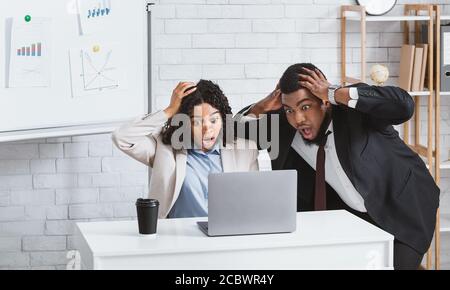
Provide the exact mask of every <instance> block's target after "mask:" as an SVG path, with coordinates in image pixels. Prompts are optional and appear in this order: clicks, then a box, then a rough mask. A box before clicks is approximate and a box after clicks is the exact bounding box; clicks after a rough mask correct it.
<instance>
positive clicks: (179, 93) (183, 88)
mask: <svg viewBox="0 0 450 290" xmlns="http://www.w3.org/2000/svg"><path fill="white" fill-rule="evenodd" d="M196 90H197V87H196V86H195V84H194V83H192V82H180V83H179V84H178V85H177V87H176V88H175V89H174V90H173V92H172V97H171V99H170V105H169V106H168V107H167V108H166V109H165V110H164V112H165V113H166V114H167V117H168V118H169V119H170V118H172V117H173V116H174V115H175V114H176V113H177V112H178V110H179V109H180V106H181V101H182V100H183V98H184V97H186V96H187V95H189V94H191V93H193V92H195V91H196Z"/></svg>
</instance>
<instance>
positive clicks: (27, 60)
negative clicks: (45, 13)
mask: <svg viewBox="0 0 450 290" xmlns="http://www.w3.org/2000/svg"><path fill="white" fill-rule="evenodd" d="M7 23H8V24H7V26H9V27H10V33H9V34H8V35H9V38H10V39H7V41H9V42H10V45H9V47H8V53H7V71H6V76H7V77H6V79H7V87H9V88H29V87H49V86H50V82H51V81H50V80H51V74H50V68H51V52H50V48H51V19H50V18H33V19H32V20H31V21H30V22H26V21H24V20H23V19H11V18H10V19H8V20H7Z"/></svg>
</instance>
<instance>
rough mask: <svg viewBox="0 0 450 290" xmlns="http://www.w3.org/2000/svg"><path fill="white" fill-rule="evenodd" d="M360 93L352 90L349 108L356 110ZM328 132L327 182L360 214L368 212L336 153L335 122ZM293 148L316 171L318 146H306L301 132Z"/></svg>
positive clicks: (326, 147) (326, 153)
mask: <svg viewBox="0 0 450 290" xmlns="http://www.w3.org/2000/svg"><path fill="white" fill-rule="evenodd" d="M358 97H359V96H358V91H357V89H356V88H351V89H350V98H351V100H350V102H349V104H348V106H349V107H350V108H353V109H354V108H355V107H356V104H357V102H358ZM328 131H330V132H331V134H330V135H328V139H327V144H326V145H325V180H326V182H327V183H328V184H329V185H330V186H331V187H332V188H333V189H334V190H335V191H336V192H337V194H338V195H339V197H340V198H341V199H342V200H343V201H344V202H345V204H347V205H348V206H349V207H351V208H352V209H354V210H357V211H359V212H367V210H366V207H365V206H364V199H363V198H362V196H361V194H359V192H358V191H357V190H356V188H355V187H354V186H353V184H352V182H351V181H350V179H349V178H348V176H347V174H346V173H345V171H344V169H343V168H342V165H341V163H340V162H339V158H338V156H337V152H336V144H335V141H334V132H333V121H331V122H330V126H329V127H328ZM291 146H292V148H294V150H295V151H296V152H297V153H298V154H299V155H300V156H301V157H302V158H303V160H305V161H306V162H307V163H308V164H309V165H310V166H311V167H312V168H313V169H314V170H316V158H317V151H318V149H319V146H318V145H315V144H311V145H309V144H306V142H305V140H303V137H302V136H301V135H300V133H299V132H297V133H296V134H295V137H294V140H293V142H292V145H291Z"/></svg>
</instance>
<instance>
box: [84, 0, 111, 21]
mask: <svg viewBox="0 0 450 290" xmlns="http://www.w3.org/2000/svg"><path fill="white" fill-rule="evenodd" d="M110 13H111V2H110V1H109V0H103V1H101V2H98V3H97V4H96V5H94V6H93V7H92V8H91V9H88V11H87V18H88V19H90V18H95V17H104V16H105V17H106V16H109V14H110Z"/></svg>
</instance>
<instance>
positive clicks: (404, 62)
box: [398, 44, 416, 92]
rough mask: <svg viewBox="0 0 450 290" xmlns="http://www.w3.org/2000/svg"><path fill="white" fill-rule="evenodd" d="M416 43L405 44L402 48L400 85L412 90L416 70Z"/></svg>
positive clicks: (406, 89)
mask: <svg viewBox="0 0 450 290" xmlns="http://www.w3.org/2000/svg"><path fill="white" fill-rule="evenodd" d="M415 50H416V46H415V45H409V44H404V45H403V46H402V48H401V52H400V55H401V58H400V73H399V80H398V83H399V87H401V88H402V89H404V90H405V91H408V92H409V91H411V81H412V77H413V71H414V58H415Z"/></svg>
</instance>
